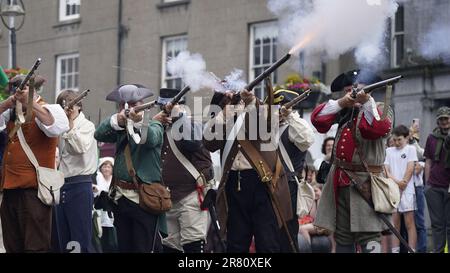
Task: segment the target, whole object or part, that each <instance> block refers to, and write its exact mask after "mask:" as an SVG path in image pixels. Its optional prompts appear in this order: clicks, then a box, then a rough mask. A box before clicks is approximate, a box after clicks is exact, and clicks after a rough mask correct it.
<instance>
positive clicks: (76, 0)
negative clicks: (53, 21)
mask: <svg viewBox="0 0 450 273" xmlns="http://www.w3.org/2000/svg"><path fill="white" fill-rule="evenodd" d="M67 1H69V2H71V3H72V5H78V6H79V8H78V13H75V14H70V15H66V11H67V4H66V3H67ZM80 8H81V0H59V21H67V20H74V19H78V18H80Z"/></svg>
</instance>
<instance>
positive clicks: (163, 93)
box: [157, 88, 186, 105]
mask: <svg viewBox="0 0 450 273" xmlns="http://www.w3.org/2000/svg"><path fill="white" fill-rule="evenodd" d="M178 93H180V90H178V89H175V88H161V89H159V97H158V100H157V103H158V104H159V105H166V104H167V103H169V102H170V101H171V100H172V99H173V98H174V97H175V96H176V95H177V94H178ZM185 102H186V100H185V98H184V96H183V97H182V98H181V99H180V101H179V102H178V104H183V103H185Z"/></svg>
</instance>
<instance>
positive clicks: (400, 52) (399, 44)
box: [391, 6, 405, 67]
mask: <svg viewBox="0 0 450 273" xmlns="http://www.w3.org/2000/svg"><path fill="white" fill-rule="evenodd" d="M404 14H405V13H404V7H403V6H399V7H398V9H397V12H396V13H395V18H394V20H392V23H391V66H392V67H399V66H400V65H401V64H402V61H403V57H404V53H405V50H404V49H405V44H404V42H405V15H404Z"/></svg>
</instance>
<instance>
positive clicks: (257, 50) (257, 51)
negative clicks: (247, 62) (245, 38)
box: [253, 46, 261, 65]
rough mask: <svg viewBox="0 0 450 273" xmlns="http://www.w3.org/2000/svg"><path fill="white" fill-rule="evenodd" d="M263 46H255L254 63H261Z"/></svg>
mask: <svg viewBox="0 0 450 273" xmlns="http://www.w3.org/2000/svg"><path fill="white" fill-rule="evenodd" d="M260 50H261V48H260V47H258V46H255V48H253V56H254V59H253V64H255V65H258V64H260V63H261V51H260Z"/></svg>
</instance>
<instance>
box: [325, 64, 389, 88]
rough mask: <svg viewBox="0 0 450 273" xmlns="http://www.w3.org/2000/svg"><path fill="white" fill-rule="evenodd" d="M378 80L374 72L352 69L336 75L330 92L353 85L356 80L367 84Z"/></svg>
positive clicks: (379, 79)
mask: <svg viewBox="0 0 450 273" xmlns="http://www.w3.org/2000/svg"><path fill="white" fill-rule="evenodd" d="M379 81H381V78H380V77H379V76H378V75H376V74H375V73H371V72H368V71H361V70H359V69H354V70H350V71H348V72H345V73H342V74H341V75H339V76H337V77H336V79H334V81H333V82H332V83H331V92H339V91H342V90H344V88H345V87H346V86H350V85H353V84H354V83H356V82H357V83H362V84H367V85H368V84H372V83H376V82H379Z"/></svg>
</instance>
